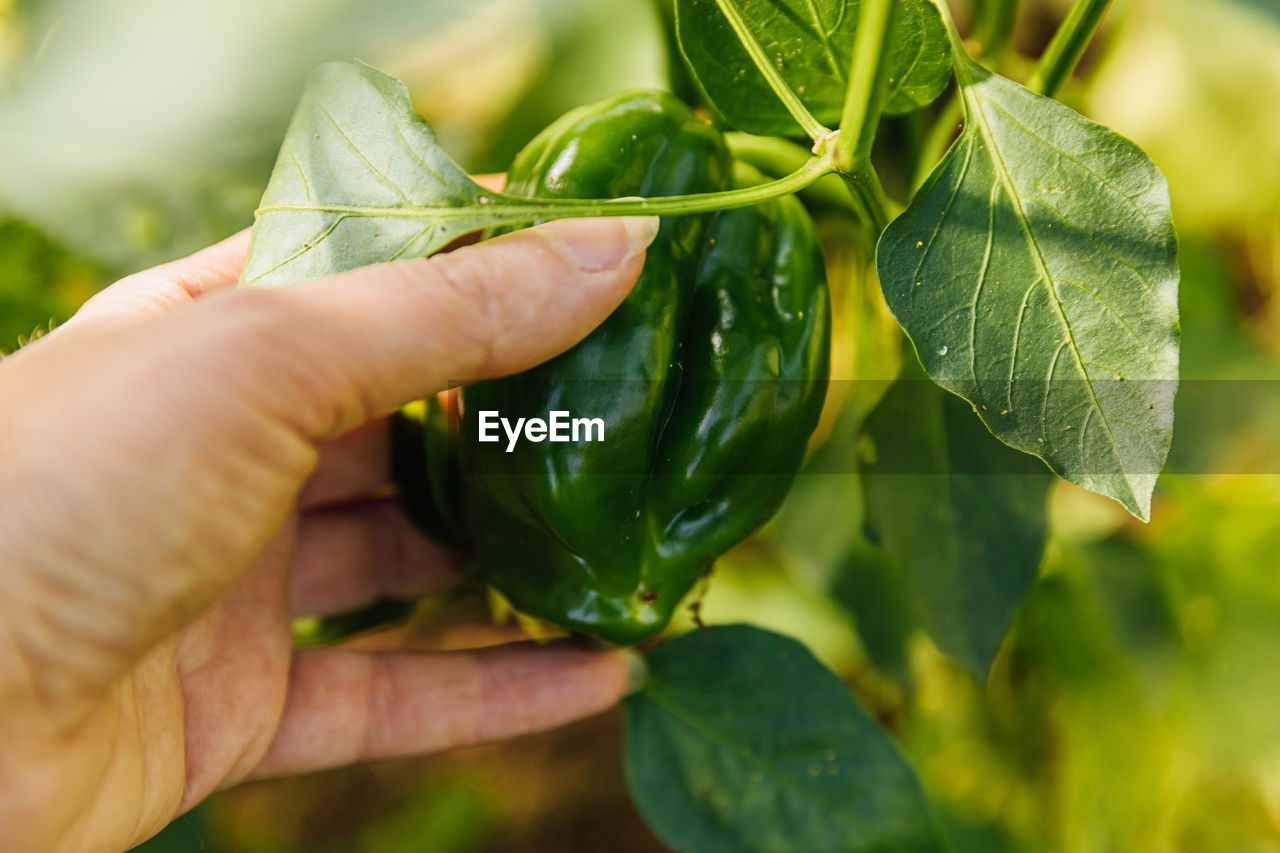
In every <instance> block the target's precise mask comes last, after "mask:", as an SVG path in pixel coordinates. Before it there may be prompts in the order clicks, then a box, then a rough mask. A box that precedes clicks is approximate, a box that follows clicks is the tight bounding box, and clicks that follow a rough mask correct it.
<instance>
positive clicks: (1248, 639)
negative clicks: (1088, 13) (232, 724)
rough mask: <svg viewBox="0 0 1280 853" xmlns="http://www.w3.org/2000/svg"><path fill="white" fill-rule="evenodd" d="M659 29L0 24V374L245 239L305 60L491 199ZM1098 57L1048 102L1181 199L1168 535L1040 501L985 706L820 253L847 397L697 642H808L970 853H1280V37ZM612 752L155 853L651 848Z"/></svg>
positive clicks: (367, 21) (203, 813)
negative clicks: (869, 511) (869, 513)
mask: <svg viewBox="0 0 1280 853" xmlns="http://www.w3.org/2000/svg"><path fill="white" fill-rule="evenodd" d="M1065 6H1066V4H1065V3H1061V2H1050V0H1034V2H1033V0H1028V2H1024V3H1023V4H1022V12H1021V14H1020V17H1019V31H1018V34H1017V36H1016V37H1015V39H1014V41H1013V43H1014V44H1015V45H1017V46H1018V47H1019V48H1021V49H1026V48H1027V46H1028V45H1035V44H1037V43H1043V39H1042V35H1043V32H1042V31H1043V29H1044V27H1045V22H1049V23H1051V22H1052V21H1053V20H1054V19H1055V17H1056V16H1059V15H1061V13H1062V12H1063V10H1064V9H1065ZM375 10H376V11H375ZM104 16H105V17H104ZM660 33H661V23H660V18H659V17H658V15H657V14H656V12H655V11H654V10H653V9H651V8H650V7H649V6H648V4H647V3H642V2H636V0H616V2H591V0H565V2H555V0H493V2H486V3H480V4H475V3H465V2H462V0H451V2H429V3H424V2H421V0H416V2H409V1H408V0H403V2H401V0H396V2H390V3H385V4H365V3H358V2H355V0H324V2H319V3H316V2H306V3H304V2H302V0H283V2H280V3H275V4H258V3H250V2H248V0H237V2H231V3H214V2H212V0H200V2H192V3H182V4H172V3H161V2H159V0H116V2H111V3H108V2H106V0H83V2H80V3H74V4H73V3H69V2H58V0H21V2H15V0H0V164H2V165H0V350H12V349H13V348H14V346H15V345H16V344H17V342H18V340H19V338H26V337H28V336H30V335H31V334H32V332H33V331H34V330H36V329H38V328H47V327H48V324H49V322H50V320H53V321H58V322H60V321H62V320H64V319H66V318H67V317H68V316H69V315H70V314H71V313H72V312H73V311H74V309H75V307H76V306H77V305H78V304H80V303H81V302H82V301H83V300H84V299H85V298H87V297H88V296H89V295H90V294H91V293H92V292H94V291H95V290H96V289H97V288H99V287H101V286H102V285H104V284H105V283H107V282H108V281H110V280H111V279H112V278H114V277H116V276H118V275H120V274H123V273H127V272H130V271H132V270H135V269H139V268H141V267H144V266H146V265H149V264H151V263H154V262H156V261H159V260H164V259H167V258H171V257H174V256H177V255H179V254H181V253H183V252H185V251H188V250H191V249H194V248H197V247H198V246H200V245H202V244H204V243H207V242H209V241H210V240H212V239H214V238H217V237H220V236H223V235H225V234H227V233H229V232H230V231H232V230H234V229H236V228H238V227H242V226H244V225H246V224H248V222H249V221H250V218H251V211H252V208H253V206H254V203H255V202H256V199H257V195H258V193H259V192H260V191H261V187H262V185H263V184H264V183H265V179H266V175H267V170H268V169H269V167H270V163H271V160H272V157H273V155H274V150H275V145H276V144H277V143H278V140H279V137H280V134H281V132H282V130H283V127H284V124H285V122H286V121H287V119H288V115H289V110H290V106H291V103H292V101H293V99H294V97H295V96H296V93H297V89H298V85H299V83H300V81H301V80H302V78H303V77H304V76H305V74H306V72H307V71H308V70H309V69H310V68H311V67H312V66H313V65H314V64H315V63H316V62H318V61H320V60H322V59H326V58H332V57H346V56H350V55H353V54H357V55H360V56H362V57H363V58H365V59H368V60H370V61H372V62H374V63H376V64H379V65H381V66H383V67H385V68H387V69H388V70H389V71H391V72H392V73H395V74H397V75H398V76H401V77H403V78H405V79H407V80H408V81H409V82H410V84H411V87H412V89H413V91H414V95H415V101H416V103H417V104H418V106H419V108H420V109H421V110H422V111H423V112H424V114H425V115H427V117H428V118H429V119H430V120H431V121H432V122H433V123H434V124H435V125H436V126H437V128H438V130H439V131H440V135H441V138H442V140H444V141H445V144H446V146H447V147H448V148H449V150H450V151H451V153H453V154H454V155H455V156H456V157H457V158H458V159H459V160H460V161H461V162H463V163H464V164H466V165H467V166H468V167H469V168H474V169H477V170H501V169H503V168H504V167H505V164H506V163H507V162H508V161H509V159H510V157H511V155H512V154H513V152H514V151H515V150H516V149H517V148H518V147H519V146H520V145H521V144H523V142H524V141H526V140H527V139H528V138H529V137H531V136H532V135H533V134H534V133H535V132H536V131H537V130H538V129H540V128H541V127H542V126H543V125H545V124H546V123H547V122H549V121H550V120H551V119H552V118H554V117H555V116H557V115H559V114H560V113H561V112H563V111H564V110H566V109H568V108H570V107H572V106H576V105H577V104H580V103H584V102H587V101H589V100H591V99H594V98H596V97H599V96H600V95H603V94H607V93H608V92H611V91H615V90H617V89H620V88H624V87H626V86H632V85H655V84H660V83H661V81H662V80H663V79H664V76H665V68H666V56H665V53H664V49H663V46H662V42H661V39H660ZM1101 39H1102V41H1101V43H1100V47H1099V49H1097V50H1095V51H1094V52H1093V53H1092V54H1091V56H1090V58H1089V59H1088V60H1087V62H1086V64H1085V69H1086V71H1085V73H1084V75H1083V76H1082V77H1079V78H1077V79H1076V80H1075V81H1073V83H1072V84H1071V86H1069V87H1068V88H1067V89H1066V91H1065V94H1064V98H1065V99H1066V100H1067V101H1069V102H1071V103H1073V104H1074V105H1076V106H1079V107H1081V108H1083V109H1084V110H1085V111H1086V112H1087V113H1088V114H1090V115H1091V116H1093V117H1095V118H1098V119H1099V120H1102V121H1104V122H1106V123H1108V124H1110V125H1111V126H1113V127H1115V128H1116V129H1117V130H1119V131H1120V132H1122V133H1125V134H1126V135H1129V136H1132V137H1133V138H1134V139H1135V140H1136V141H1137V142H1139V144H1141V145H1142V146H1143V147H1144V148H1146V150H1148V151H1149V152H1150V153H1151V154H1152V156H1153V158H1154V159H1155V160H1156V162H1157V163H1158V164H1160V165H1161V167H1162V168H1163V169H1164V170H1165V171H1166V173H1167V175H1168V177H1169V179H1170V183H1171V186H1172V191H1173V195H1174V200H1175V210H1176V212H1177V221H1178V224H1179V229H1180V236H1181V238H1182V243H1183V251H1182V266H1183V274H1184V278H1183V285H1182V315H1183V335H1184V341H1183V347H1184V349H1183V364H1184V367H1183V373H1184V379H1185V381H1184V386H1183V389H1182V391H1181V392H1180V395H1179V399H1178V415H1177V424H1176V430H1175V444H1174V450H1173V453H1172V455H1171V459H1170V465H1169V469H1168V473H1166V475H1165V476H1164V477H1163V478H1162V480H1161V484H1160V487H1159V489H1158V494H1157V502H1156V506H1155V508H1154V510H1153V513H1152V518H1153V520H1152V523H1151V524H1150V525H1146V526H1144V525H1140V524H1137V523H1135V522H1133V521H1132V520H1130V519H1128V518H1127V517H1125V515H1124V513H1123V511H1121V510H1119V509H1118V508H1116V507H1114V506H1112V505H1110V504H1108V503H1107V502H1106V501H1105V500H1103V499H1096V498H1094V497H1092V496H1090V495H1087V494H1085V493H1083V492H1081V491H1079V490H1077V489H1073V488H1071V487H1069V486H1065V485H1062V484H1058V485H1057V486H1055V487H1054V491H1053V495H1052V498H1051V501H1050V531H1051V542H1050V547H1049V552H1048V556H1047V558H1046V560H1045V562H1044V564H1043V565H1042V566H1041V569H1040V574H1039V579H1038V581H1037V583H1036V585H1035V587H1034V588H1033V590H1032V592H1031V594H1030V596H1029V598H1028V599H1027V601H1026V602H1025V604H1024V605H1023V606H1022V608H1021V609H1020V611H1019V614H1018V616H1017V617H1016V621H1015V625H1014V628H1013V630H1012V632H1011V633H1010V634H1009V636H1008V637H1007V638H1006V639H1005V641H1004V643H1003V645H1002V647H1001V649H1000V651H999V653H998V655H997V657H996V661H995V664H994V667H993V669H992V672H991V674H990V677H989V679H988V680H987V681H986V682H985V683H984V682H981V681H979V680H977V679H975V678H974V677H973V676H972V675H970V674H969V673H968V672H967V671H966V670H965V669H964V668H962V667H961V666H959V665H957V664H956V663H954V662H952V661H950V660H948V659H946V658H945V657H944V656H943V655H942V654H941V653H940V652H938V650H937V649H936V648H934V647H933V646H932V645H930V644H929V642H928V641H927V640H925V639H924V638H923V636H922V635H921V634H920V633H919V632H918V631H917V630H916V628H915V626H914V624H913V622H912V618H911V616H910V613H909V610H910V608H909V606H908V604H907V603H906V602H905V601H904V595H903V592H902V589H903V588H902V579H901V578H900V577H898V575H897V573H896V571H895V569H894V567H893V566H892V565H890V564H886V563H885V562H884V561H882V560H878V559H877V556H876V552H875V551H874V549H871V548H869V546H868V543H867V541H866V540H865V538H864V537H863V535H862V523H863V519H862V515H863V508H862V491H861V486H860V484H859V482H858V478H857V476H856V475H855V474H853V473H851V472H852V471H853V470H854V469H855V467H856V463H857V461H858V460H859V458H860V453H861V452H862V450H863V448H862V446H861V444H860V434H859V433H860V425H861V422H862V419H863V417H864V416H865V414H866V412H868V411H869V410H870V409H871V408H872V407H873V406H874V405H875V402H876V399H877V398H878V396H879V394H880V393H882V392H883V389H884V388H885V387H886V386H887V384H888V382H889V381H890V380H892V378H893V376H894V375H895V374H896V372H897V364H898V358H899V355H898V354H899V345H900V336H899V335H898V333H897V332H896V330H895V329H894V328H893V325H892V322H891V321H890V322H888V323H886V322H885V321H884V317H885V315H884V313H883V305H882V303H881V302H880V300H879V297H878V287H877V286H876V285H875V282H874V281H871V280H868V279H867V278H866V277H865V276H864V275H862V274H861V273H860V272H859V270H860V269H861V266H860V264H859V263H858V261H857V260H856V258H850V257H847V255H848V254H849V253H850V252H851V251H852V250H847V251H845V252H844V254H842V253H841V251H836V249H838V248H839V246H840V245H842V244H841V241H840V240H839V239H838V238H837V239H834V240H831V241H829V242H830V244H831V246H832V248H833V252H832V257H831V261H832V264H833V266H836V267H839V270H838V272H836V273H833V281H834V280H835V279H837V278H839V279H840V280H841V281H842V282H843V286H842V287H839V288H838V292H837V293H836V306H837V307H836V311H837V314H838V315H839V316H841V317H843V318H844V319H843V321H842V322H843V325H842V326H839V327H838V329H837V340H836V344H835V345H836V351H837V359H838V361H839V362H840V363H841V364H844V365H847V366H848V367H847V368H846V371H847V372H846V373H844V374H838V375H837V378H838V379H841V380H848V381H847V382H843V383H837V386H836V388H837V390H836V392H835V395H834V396H833V399H832V405H831V407H830V412H829V414H828V416H827V417H826V418H825V419H824V424H823V426H822V428H821V429H820V437H821V439H822V441H821V442H820V446H819V447H816V448H815V453H814V456H813V463H812V465H813V467H812V471H811V473H809V474H807V475H805V476H803V477H802V478H801V479H800V481H799V482H798V484H797V486H796V489H795V492H794V493H793V495H792V497H791V498H790V499H789V501H788V503H787V505H786V507H785V508H784V512H783V514H782V515H781V516H780V517H779V519H778V520H777V522H776V523H775V524H773V525H771V526H770V527H769V528H768V529H767V530H766V531H764V532H763V533H762V534H761V535H760V536H758V537H756V538H755V539H753V540H752V541H750V542H748V543H746V544H745V545H744V546H743V547H741V548H739V549H738V550H736V551H735V552H733V553H732V554H730V555H729V556H728V557H726V558H725V559H724V560H723V561H721V563H720V564H719V565H718V566H717V570H716V575H715V578H714V581H713V583H712V584H711V585H710V587H709V589H708V590H707V591H706V592H705V595H703V596H702V598H701V599H700V603H701V610H700V613H701V617H702V618H704V619H705V620H707V621H710V622H731V621H742V620H745V621H755V622H758V623H760V624H762V625H766V626H768V627H772V628H774V629H776V630H780V631H783V632H784V633H788V634H791V635H793V636H798V637H801V638H803V639H804V640H805V641H806V642H807V643H808V644H809V645H810V646H811V648H813V649H814V650H815V652H816V653H817V654H818V655H819V656H820V657H821V658H822V659H823V660H824V661H825V662H827V663H828V664H830V665H832V666H834V667H836V668H837V669H838V670H839V671H840V672H842V673H844V674H845V675H846V677H847V678H848V680H849V682H850V683H851V684H852V685H853V687H854V688H855V689H856V690H857V691H858V693H859V695H860V697H861V698H862V700H863V702H864V703H865V704H866V705H867V706H868V708H870V709H871V710H872V711H873V713H874V714H875V715H876V716H877V717H878V718H879V719H880V720H881V721H882V722H884V723H885V724H886V725H888V726H889V727H890V728H891V730H892V731H893V732H894V733H895V734H896V736H897V737H898V738H899V740H900V742H901V743H902V744H903V746H904V748H905V750H906V752H907V753H908V755H909V756H910V757H911V758H912V759H913V761H914V762H915V763H916V765H917V767H918V768H919V770H920V772H921V775H922V777H923V779H924V781H925V783H926V786H927V787H928V789H929V793H930V794H931V796H932V797H933V798H934V799H935V801H936V806H937V808H938V810H939V813H940V814H941V815H942V816H943V817H942V818H941V820H942V823H943V825H944V826H946V827H947V831H948V835H949V837H950V838H951V839H952V843H953V847H954V849H955V850H957V851H969V850H973V851H984V853H988V851H1003V850H1026V851H1063V853H1101V851H1125V852H1126V853H1131V852H1132V851H1137V853H1142V851H1187V853H1201V852H1202V851H1207V853H1218V851H1222V853H1253V852H1254V851H1257V853H1264V851H1280V711H1278V710H1277V709H1280V679H1277V678H1276V677H1275V674H1276V673H1277V672H1280V571H1277V569H1278V568H1280V559H1278V558H1277V555H1278V554H1280V393H1278V389H1280V382H1278V381H1277V380H1280V297H1278V296H1277V293H1280V236H1278V235H1280V172H1278V171H1277V169H1280V124H1277V123H1278V122H1280V111H1277V110H1276V109H1275V106H1276V105H1277V104H1280V6H1277V4H1276V3H1275V2H1274V0H1117V2H1116V4H1115V7H1114V9H1113V12H1112V15H1111V19H1110V20H1109V21H1108V23H1107V25H1106V26H1105V27H1104V30H1103V32H1102V35H1101ZM1020 63H1022V64H1025V59H1020V58H1018V57H1016V56H1015V57H1012V58H1010V59H1009V61H1008V65H1009V67H1010V68H1012V69H1015V70H1016V69H1017V68H1018V67H1019V64H1020ZM823 228H824V231H826V232H828V233H829V234H830V233H836V234H838V233H839V230H840V228H841V225H840V223H839V222H836V221H828V222H826V223H824V225H823ZM842 336H843V337H842ZM840 354H842V355H840ZM5 402H6V403H7V404H9V405H20V401H9V400H6V401H5ZM465 606H466V607H471V608H472V609H471V610H470V611H468V612H467V613H468V616H469V618H470V617H474V616H475V615H476V613H477V612H480V613H483V608H480V609H479V610H477V609H476V608H475V606H474V602H472V603H470V604H466V605H465ZM436 618H439V615H438V614H437V617H436ZM690 624H692V617H690V618H689V619H686V620H685V622H684V625H685V626H686V627H687V626H688V625H690ZM616 723H617V721H616V719H614V718H605V719H603V720H597V721H592V722H588V723H585V724H583V725H580V726H575V727H571V728H569V729H566V730H564V731H562V732H559V733H553V734H550V735H546V736H542V737H538V738H528V739H524V740H521V741H519V742H517V743H514V744H509V745H503V746H497V747H488V748H484V749H480V750H471V751H468V752H466V753H462V754H459V755H457V756H449V757H442V758H434V759H426V760H422V761H415V762H403V763H398V764H395V765H388V766H384V767H380V768H373V769H367V768H366V769H360V770H346V771H334V772H331V773H326V774H318V775H316V776H313V777H310V778H308V779H305V780H291V781H280V782H271V783H258V784H255V785H251V786H245V787H243V788H240V789H237V790H234V791H230V792H226V793H223V794H220V795H218V796H216V797H214V798H213V799H212V800H211V801H210V802H209V803H208V804H206V805H205V806H202V807H201V808H200V809H199V810H198V811H197V812H196V813H195V815H194V816H193V817H190V818H186V819H184V820H182V821H180V822H178V823H176V824H175V825H174V826H173V827H172V828H171V829H170V830H167V831H166V833H165V835H164V836H161V837H160V838H158V839H157V840H155V841H153V842H151V843H150V844H149V845H148V846H146V847H145V848H143V849H146V850H148V851H151V853H156V851H164V850H201V849H202V850H208V851H217V853H241V851H243V853H287V851H302V850H307V851H316V850H320V851H327V850H338V849H358V850H371V851H391V850H416V849H431V850H440V851H487V850H503V851H505V852H506V853H511V851H516V853H519V851H570V850H598V849H610V850H611V853H627V851H653V850H658V849H660V847H658V846H657V842H656V841H655V840H654V839H653V838H652V837H651V836H650V835H648V833H647V831H646V830H645V829H644V828H643V826H642V825H641V824H640V823H639V821H638V819H637V818H636V816H635V814H634V812H633V811H632V810H631V808H630V806H629V805H628V804H627V803H626V800H625V794H624V792H623V788H622V785H621V780H620V778H619V774H620V771H619V768H618V753H619V743H618V726H617V724H616Z"/></svg>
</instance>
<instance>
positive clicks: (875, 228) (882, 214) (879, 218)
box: [840, 160, 893, 243]
mask: <svg viewBox="0 0 1280 853" xmlns="http://www.w3.org/2000/svg"><path fill="white" fill-rule="evenodd" d="M840 177H842V178H844V183H845V186H846V187H848V188H849V192H850V194H851V195H852V196H853V200H854V203H855V204H856V205H857V207H858V211H859V213H861V215H862V217H863V219H864V220H866V223H867V225H868V226H869V227H870V228H871V231H872V242H873V243H874V242H875V241H876V240H878V239H879V237H880V234H881V233H882V232H883V231H884V229H885V228H887V227H888V225H889V220H890V219H892V218H893V215H892V211H891V205H890V203H889V197H888V196H887V195H885V192H884V186H883V185H882V184H881V183H880V176H879V175H877V174H876V170H875V168H874V167H873V166H872V165H871V161H870V160H868V161H866V163H865V165H864V166H863V168H862V169H859V170H858V171H857V172H840Z"/></svg>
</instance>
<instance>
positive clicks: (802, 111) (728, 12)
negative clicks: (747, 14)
mask: <svg viewBox="0 0 1280 853" xmlns="http://www.w3.org/2000/svg"><path fill="white" fill-rule="evenodd" d="M733 3H734V0H716V5H717V6H719V7H720V11H721V12H722V13H723V14H724V16H725V18H726V19H728V21H729V26H730V27H732V28H733V32H734V34H735V35H737V37H738V41H740V42H742V46H743V47H745V48H746V49H747V53H748V55H750V57H751V61H752V63H754V64H755V66H756V68H757V69H758V70H759V71H760V73H761V74H763V75H764V79H765V82H767V83H768V84H769V88H770V89H772V90H773V93H774V94H775V95H777V96H778V100H780V101H782V105H783V106H785V107H786V108H787V112H789V113H791V116H792V118H794V119H795V120H796V121H797V122H799V124H800V126H801V127H802V128H804V132H805V133H807V134H808V135H809V138H810V139H812V140H813V141H814V142H817V141H818V140H820V139H822V138H824V137H827V136H830V135H831V130H830V129H829V128H827V127H826V126H824V125H823V124H822V122H820V121H818V120H817V119H816V118H814V117H813V113H811V112H809V108H808V107H806V106H805V105H804V104H803V103H802V102H801V101H800V97H799V96H798V95H796V93H795V92H793V91H792V90H791V87H790V86H789V85H787V81H786V80H783V79H782V75H781V74H779V73H778V69H777V68H775V67H774V65H773V63H772V62H770V61H769V57H767V56H765V53H764V48H762V47H761V46H760V42H758V41H756V37H755V36H754V35H752V34H751V30H750V29H749V28H748V27H747V22H746V21H744V20H742V16H741V15H739V14H738V10H737V8H736V7H735V6H734V5H733Z"/></svg>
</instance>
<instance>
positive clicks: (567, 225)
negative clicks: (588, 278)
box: [552, 216, 659, 272]
mask: <svg viewBox="0 0 1280 853" xmlns="http://www.w3.org/2000/svg"><path fill="white" fill-rule="evenodd" d="M552 224H553V226H554V228H553V230H552V233H553V234H554V238H555V241H556V242H557V243H558V244H559V248H560V251H561V252H562V253H563V254H564V256H565V257H567V258H568V259H569V260H570V261H572V262H573V263H574V265H576V266H577V267H579V268H580V269H584V270H587V271H589V272H599V271H601V270H608V269H613V268H614V267H617V266H620V265H621V264H622V263H623V262H624V261H627V260H629V259H631V258H633V257H635V256H636V255H638V254H640V253H641V252H643V251H644V250H645V249H646V248H647V247H648V246H649V244H650V243H652V242H653V238H654V237H656V236H657V234H658V224H659V222H658V217H656V216H619V217H616V218H612V217H611V218H607V219H561V220H559V221H557V222H555V223H552Z"/></svg>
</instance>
